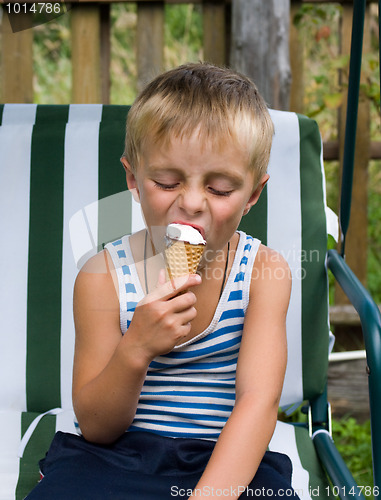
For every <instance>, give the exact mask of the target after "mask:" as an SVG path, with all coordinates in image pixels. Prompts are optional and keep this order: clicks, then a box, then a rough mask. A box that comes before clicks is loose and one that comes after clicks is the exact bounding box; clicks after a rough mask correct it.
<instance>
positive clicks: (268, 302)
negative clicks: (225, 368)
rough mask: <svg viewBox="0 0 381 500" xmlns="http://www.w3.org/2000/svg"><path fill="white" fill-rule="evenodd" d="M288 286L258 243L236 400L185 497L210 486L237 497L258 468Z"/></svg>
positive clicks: (277, 388) (278, 379)
mask: <svg viewBox="0 0 381 500" xmlns="http://www.w3.org/2000/svg"><path fill="white" fill-rule="evenodd" d="M290 291H291V278H290V270H289V267H288V265H287V263H286V262H285V261H284V260H283V259H282V258H281V257H280V256H278V254H276V253H275V252H273V251H271V250H270V249H268V248H266V247H263V246H262V247H261V248H260V251H259V252H258V255H257V258H256V261H255V264H254V269H253V277H252V283H251V290H250V302H249V306H248V310H247V313H246V317H245V324H244V330H243V335H242V342H241V348H240V353H239V357H238V364H237V373H236V403H235V406H234V409H233V411H232V413H231V416H230V417H229V419H228V421H227V423H226V425H225V427H224V429H223V430H222V432H221V435H220V437H219V438H218V440H217V443H216V446H215V449H214V451H213V453H212V456H211V458H210V460H209V463H208V465H207V467H206V469H205V471H204V473H203V475H202V477H201V479H200V481H199V483H198V484H197V486H196V488H195V490H194V491H193V495H192V496H191V497H190V498H204V497H205V498H207V497H210V496H211V492H212V491H213V489H214V491H216V490H217V489H219V490H225V491H224V493H226V495H224V498H237V497H238V496H239V495H240V494H242V493H243V489H244V488H246V486H247V485H248V484H249V483H250V482H251V480H252V479H253V477H254V475H255V473H256V471H257V468H258V466H259V464H260V462H261V460H262V458H263V455H264V454H265V452H266V449H267V446H268V444H269V442H270V439H271V437H272V434H273V432H274V428H275V424H276V419H277V412H278V404H279V399H280V395H281V391H282V386H283V379H284V374H285V368H286V358H287V345H286V314H287V309H288V304H289V298H290ZM203 492H204V496H203Z"/></svg>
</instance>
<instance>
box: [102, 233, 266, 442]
mask: <svg viewBox="0 0 381 500" xmlns="http://www.w3.org/2000/svg"><path fill="white" fill-rule="evenodd" d="M259 245H260V241H259V240H257V239H254V238H252V237H251V236H249V235H246V234H245V233H243V232H242V231H239V243H238V247H237V251H236V255H235V258H234V262H233V265H232V268H231V271H230V273H229V276H228V279H227V281H226V284H225V287H224V290H223V293H222V295H221V298H220V300H219V302H218V305H217V307H216V310H215V313H214V316H213V319H212V321H211V323H210V325H209V326H208V327H207V328H206V330H204V331H203V332H201V333H200V334H199V335H197V336H196V337H194V338H192V339H191V340H189V341H187V342H185V343H183V344H181V345H178V346H176V347H175V348H174V349H173V350H172V351H171V352H170V353H168V354H165V355H163V356H158V357H156V358H155V359H154V360H153V361H152V362H151V363H150V365H149V368H148V371H147V376H146V379H145V382H144V385H143V388H142V391H141V394H140V398H139V403H138V407H137V411H136V415H135V418H134V420H133V422H132V423H131V425H130V427H129V428H128V429H127V430H128V431H148V432H154V433H156V434H161V435H163V436H167V437H188V438H200V439H211V440H217V438H218V436H219V435H220V432H221V430H222V428H223V427H224V425H225V423H226V421H227V420H228V418H229V416H230V414H231V412H232V410H233V406H234V402H235V374H236V366H237V358H238V352H239V348H240V343H241V336H242V330H243V323H244V317H245V312H246V309H247V306H248V303H249V288H250V281H251V272H252V268H253V264H254V260H255V257H256V254H257V251H258V248H259ZM106 249H107V250H108V252H109V253H110V255H111V258H112V260H113V263H114V266H115V269H116V273H117V276H118V284H119V302H120V327H121V331H122V333H123V334H125V333H126V332H127V330H128V327H129V325H130V323H131V320H132V316H133V314H134V310H135V308H136V306H137V303H138V302H139V301H140V300H141V299H142V298H143V297H144V295H145V294H144V291H143V288H142V285H141V283H140V281H139V278H138V274H137V271H136V268H135V265H134V263H133V258H132V253H131V249H130V245H129V236H124V237H123V238H121V239H119V240H117V241H114V242H113V243H109V244H107V245H106ZM127 335H128V332H127Z"/></svg>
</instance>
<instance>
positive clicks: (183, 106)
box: [123, 63, 274, 181]
mask: <svg viewBox="0 0 381 500" xmlns="http://www.w3.org/2000/svg"><path fill="white" fill-rule="evenodd" d="M196 130H197V132H198V135H199V138H200V139H201V140H202V141H208V140H212V141H214V143H215V144H216V146H217V147H223V146H224V145H225V144H226V143H227V141H229V140H233V141H235V142H236V143H237V144H238V145H240V146H241V147H242V148H243V149H244V151H246V152H247V158H248V166H249V168H250V169H252V170H253V171H254V173H255V177H256V179H257V180H258V181H259V180H260V179H261V177H262V176H263V175H264V174H265V173H266V170H267V165H268V162H269V156H270V149H271V142H272V136H273V133H274V130H273V124H272V121H271V118H270V115H269V112H268V109H267V106H266V104H265V102H264V100H263V98H262V97H261V95H260V94H259V92H258V89H257V87H256V86H255V84H254V83H253V82H252V81H251V80H250V79H248V78H247V77H245V76H243V75H241V74H239V73H237V72H235V71H233V70H231V69H227V68H221V67H217V66H214V65H212V64H208V63H196V64H186V65H183V66H180V67H178V68H175V69H172V70H170V71H167V72H166V73H163V74H162V75H160V76H158V77H157V78H155V79H154V80H153V81H152V82H151V83H149V84H148V85H147V86H146V87H145V89H144V90H143V91H142V92H141V93H140V95H139V96H138V97H137V99H136V100H135V102H134V104H133V105H132V107H131V109H130V111H129V113H128V117H127V124H126V139H125V149H124V154H123V156H124V157H125V158H126V159H127V160H128V162H129V163H130V165H131V168H132V169H133V171H136V168H137V166H138V164H139V157H140V154H141V151H142V148H144V143H145V140H146V139H147V137H149V138H150V140H153V141H154V142H156V143H160V142H161V143H163V142H164V143H166V142H169V141H170V140H171V138H173V137H176V138H181V139H182V138H184V137H186V138H189V137H190V136H191V135H192V134H193V133H194V132H195V131H196Z"/></svg>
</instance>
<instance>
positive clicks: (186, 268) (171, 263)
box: [164, 240, 205, 279]
mask: <svg viewBox="0 0 381 500" xmlns="http://www.w3.org/2000/svg"><path fill="white" fill-rule="evenodd" d="M204 249H205V245H192V244H191V243H187V242H184V241H179V240H169V241H168V246H167V248H166V249H165V252H164V255H165V261H166V268H167V274H168V278H169V279H173V278H176V277H178V276H185V275H187V274H194V273H195V272H196V271H197V268H198V265H199V263H200V260H201V257H202V254H203V252H204Z"/></svg>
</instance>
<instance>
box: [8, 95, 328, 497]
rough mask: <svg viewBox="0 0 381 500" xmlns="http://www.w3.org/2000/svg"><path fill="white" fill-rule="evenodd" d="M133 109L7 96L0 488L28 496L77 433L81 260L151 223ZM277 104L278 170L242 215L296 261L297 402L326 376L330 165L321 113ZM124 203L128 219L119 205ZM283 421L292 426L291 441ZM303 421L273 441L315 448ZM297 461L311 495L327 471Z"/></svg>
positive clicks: (290, 396)
mask: <svg viewBox="0 0 381 500" xmlns="http://www.w3.org/2000/svg"><path fill="white" fill-rule="evenodd" d="M127 112H128V107H127V106H102V105H70V106H69V105H68V106H48V105H45V106H42V105H39V106H37V105H32V104H30V105H22V104H19V105H17V104H13V105H3V106H0V189H1V196H0V234H1V238H2V245H1V246H0V265H1V270H0V276H1V278H2V286H1V287H0V500H9V499H13V498H17V499H21V498H23V496H24V495H25V494H26V492H27V491H28V489H30V488H31V487H32V486H33V484H34V483H35V481H36V480H37V478H38V466H37V462H38V460H39V459H40V458H42V456H43V455H44V453H45V451H46V449H47V447H48V444H49V442H50V440H51V438H52V436H53V434H54V432H55V430H58V429H61V430H66V431H68V432H74V427H73V420H72V417H73V414H72V406H71V372H72V360H73V349H74V326H73V318H72V290H73V284H74V280H75V276H76V274H77V272H78V268H79V267H80V266H81V265H82V263H83V262H84V261H85V260H86V259H87V258H88V257H89V256H90V255H92V254H94V253H96V252H97V251H98V250H99V249H100V248H102V245H103V244H104V243H107V242H108V241H111V240H113V239H116V238H117V237H119V236H121V235H122V234H126V233H130V232H133V231H135V230H138V229H140V228H142V227H143V226H144V222H143V219H142V216H141V213H140V209H139V205H137V204H136V202H134V201H133V198H132V196H131V195H130V193H128V192H127V191H126V186H125V176H124V171H123V168H122V167H121V165H120V163H119V157H120V155H121V153H122V151H123V140H124V131H125V118H126V115H127ZM271 114H272V118H273V121H274V125H275V137H274V144H273V149H272V153H271V160H270V165H269V173H270V177H271V178H270V182H269V183H268V187H267V188H266V190H265V191H264V193H263V194H262V196H261V199H260V202H259V203H258V205H257V206H256V207H255V209H253V210H252V211H251V212H250V213H249V214H248V215H247V216H245V217H244V219H243V221H242V224H241V226H240V228H241V229H243V230H245V231H246V232H248V233H250V234H252V235H254V236H256V237H258V238H260V239H261V240H262V241H263V242H264V243H267V244H268V245H269V246H270V247H272V248H274V249H276V250H278V251H280V252H281V253H282V255H283V256H284V257H285V258H286V259H287V261H288V262H289V265H290V267H291V269H292V272H293V290H292V297H291V304H290V310H289V314H288V318H287V329H288V351H289V352H288V367H287V373H286V380H285V384H284V389H283V394H282V401H281V404H282V405H283V406H288V405H292V404H295V403H299V402H301V401H303V400H305V399H309V398H311V397H313V396H316V395H318V394H320V393H321V392H322V391H323V389H324V384H325V381H326V376H327V365H328V333H329V325H328V286H327V273H326V267H325V253H326V239H327V238H326V217H325V193H324V175H323V170H322V161H321V140H320V135H319V132H318V129H317V126H316V124H315V123H314V122H313V121H311V120H309V119H307V118H305V117H302V116H298V115H296V114H293V113H285V112H277V111H272V112H271ZM98 200H100V201H98ZM121 211H123V212H124V213H125V214H126V216H125V218H123V220H120V217H118V218H117V217H114V216H113V214H120V213H121ZM52 409H57V410H55V411H54V412H53V413H57V414H56V415H55V414H50V415H47V416H44V417H43V418H42V419H41V420H40V421H38V422H37V421H35V423H36V424H37V427H36V430H35V431H34V432H33V433H32V437H31V439H30V440H29V442H28V444H27V446H26V448H25V453H24V455H23V457H22V458H21V459H20V458H19V457H18V450H19V445H20V440H21V437H22V436H23V434H24V433H25V432H26V430H27V428H28V427H29V425H30V423H31V422H33V420H34V418H35V417H36V416H38V415H40V414H41V413H44V412H47V411H49V410H52ZM278 429H283V430H284V431H285V429H288V431H287V432H286V431H285V432H283V434H284V435H285V436H287V437H286V439H285V440H282V439H280V438H279V435H280V434H279V433H278ZM304 432H305V430H304V429H296V430H295V429H294V428H293V427H290V426H286V427H285V424H279V425H278V427H277V432H276V434H275V435H274V438H273V443H274V446H275V447H277V446H280V443H282V445H281V446H280V447H281V448H282V449H283V448H284V447H285V448H284V449H288V447H290V446H291V448H290V450H291V451H292V450H294V451H295V450H298V449H299V448H308V446H310V447H312V448H313V445H312V443H311V442H309V445H308V446H304V445H303V446H301V443H304V442H307V440H306V439H305V438H304V437H303V438H301V437H300V436H304V435H305V434H304ZM276 436H278V437H276ZM307 438H308V436H307ZM308 439H309V438H308ZM271 446H273V445H271ZM271 446H270V448H271ZM312 448H311V449H312ZM290 454H291V452H290ZM296 456H297V453H296ZM298 460H299V459H297V460H296V461H294V470H295V471H296V470H299V472H298V474H294V479H295V478H299V479H298V481H299V482H300V484H302V486H301V488H302V489H303V492H304V493H303V495H304V496H303V498H309V497H310V496H311V495H309V493H308V488H310V487H314V485H315V484H317V483H318V481H317V480H315V479H314V480H312V478H313V477H314V478H316V477H319V481H320V476H319V474H320V473H313V475H311V474H310V473H309V472H307V470H306V469H307V468H306V466H305V463H306V462H303V460H302V461H300V460H299V462H298ZM303 471H304V472H303ZM298 484H299V483H298ZM298 484H297V483H295V484H294V486H295V488H296V489H298ZM319 484H320V483H319ZM321 484H323V483H321ZM307 485H308V488H307Z"/></svg>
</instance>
